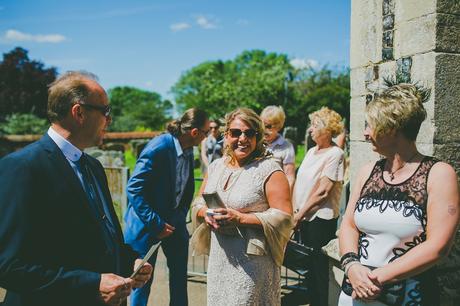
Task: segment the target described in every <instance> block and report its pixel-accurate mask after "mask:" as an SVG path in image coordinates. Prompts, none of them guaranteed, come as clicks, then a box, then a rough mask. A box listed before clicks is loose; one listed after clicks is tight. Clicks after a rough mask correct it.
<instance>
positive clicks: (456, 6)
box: [436, 0, 460, 15]
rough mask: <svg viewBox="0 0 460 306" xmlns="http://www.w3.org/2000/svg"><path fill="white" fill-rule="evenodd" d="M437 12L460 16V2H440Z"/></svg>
mask: <svg viewBox="0 0 460 306" xmlns="http://www.w3.org/2000/svg"><path fill="white" fill-rule="evenodd" d="M436 11H437V12H438V13H445V14H456V15H460V1H458V0H438V1H437V6H436Z"/></svg>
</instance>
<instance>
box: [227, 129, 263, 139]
mask: <svg viewBox="0 0 460 306" xmlns="http://www.w3.org/2000/svg"><path fill="white" fill-rule="evenodd" d="M228 132H229V134H230V137H232V138H238V137H240V136H241V135H242V134H244V135H245V136H246V137H247V138H252V137H254V136H256V135H257V132H256V131H255V130H254V129H247V130H245V131H242V130H240V129H229V130H228Z"/></svg>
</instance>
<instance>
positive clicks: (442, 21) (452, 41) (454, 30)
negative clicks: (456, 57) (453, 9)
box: [436, 14, 460, 53]
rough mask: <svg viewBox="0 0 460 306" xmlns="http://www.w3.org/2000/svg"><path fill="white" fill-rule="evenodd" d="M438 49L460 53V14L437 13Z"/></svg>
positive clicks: (438, 50) (439, 50)
mask: <svg viewBox="0 0 460 306" xmlns="http://www.w3.org/2000/svg"><path fill="white" fill-rule="evenodd" d="M436 51H437V52H448V53H460V15H452V14H437V27H436Z"/></svg>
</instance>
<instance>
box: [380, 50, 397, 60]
mask: <svg viewBox="0 0 460 306" xmlns="http://www.w3.org/2000/svg"><path fill="white" fill-rule="evenodd" d="M393 59H394V54H393V48H382V60H384V61H391V60H393Z"/></svg>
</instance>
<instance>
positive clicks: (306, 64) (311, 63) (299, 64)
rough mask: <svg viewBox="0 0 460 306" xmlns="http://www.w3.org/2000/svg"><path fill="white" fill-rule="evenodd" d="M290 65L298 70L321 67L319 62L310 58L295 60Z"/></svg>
mask: <svg viewBox="0 0 460 306" xmlns="http://www.w3.org/2000/svg"><path fill="white" fill-rule="evenodd" d="M290 63H291V65H292V66H293V67H294V68H297V69H306V68H316V67H318V66H319V63H318V61H316V60H314V59H309V58H293V59H291V60H290Z"/></svg>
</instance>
